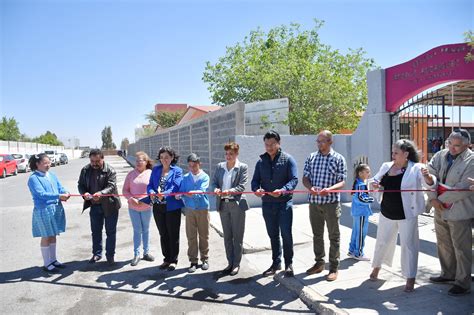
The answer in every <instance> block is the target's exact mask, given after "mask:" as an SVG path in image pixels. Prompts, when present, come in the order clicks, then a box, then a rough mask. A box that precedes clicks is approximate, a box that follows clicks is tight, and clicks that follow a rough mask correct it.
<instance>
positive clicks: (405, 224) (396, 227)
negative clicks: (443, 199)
mask: <svg viewBox="0 0 474 315" xmlns="http://www.w3.org/2000/svg"><path fill="white" fill-rule="evenodd" d="M397 234H400V247H401V252H402V257H401V265H402V275H403V276H404V277H406V278H415V277H416V272H417V269H418V251H419V249H420V241H419V236H418V216H416V217H414V218H410V219H404V220H390V219H387V218H386V217H384V216H383V214H382V213H380V216H379V225H378V228H377V240H376V242H375V252H374V256H373V259H372V267H373V268H380V267H381V266H382V264H385V265H387V266H389V267H391V266H392V262H393V254H394V253H395V246H396V245H397Z"/></svg>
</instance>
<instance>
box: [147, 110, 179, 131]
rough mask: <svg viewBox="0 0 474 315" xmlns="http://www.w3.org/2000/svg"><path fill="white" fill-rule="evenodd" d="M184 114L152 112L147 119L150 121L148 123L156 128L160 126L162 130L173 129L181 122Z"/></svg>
mask: <svg viewBox="0 0 474 315" xmlns="http://www.w3.org/2000/svg"><path fill="white" fill-rule="evenodd" d="M183 115H184V112H183V111H177V112H155V111H152V112H150V113H148V114H146V115H145V118H146V119H147V120H148V122H149V123H150V124H151V125H153V126H155V128H156V126H158V127H160V128H163V129H165V128H169V127H173V126H174V125H176V124H177V123H178V122H179V120H180V119H181V118H182V117H183Z"/></svg>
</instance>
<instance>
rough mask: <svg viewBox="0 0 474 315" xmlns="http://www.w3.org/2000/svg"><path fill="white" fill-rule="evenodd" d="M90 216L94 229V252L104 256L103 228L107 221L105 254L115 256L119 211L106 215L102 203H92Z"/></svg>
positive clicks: (92, 229) (92, 228)
mask: <svg viewBox="0 0 474 315" xmlns="http://www.w3.org/2000/svg"><path fill="white" fill-rule="evenodd" d="M89 216H90V219H91V231H92V254H93V255H98V256H102V228H103V227H104V223H105V234H106V235H107V238H106V240H105V251H106V253H105V255H106V256H107V257H114V255H115V242H116V234H117V221H118V211H117V213H114V214H112V215H109V216H107V217H106V216H105V215H104V210H103V209H102V206H101V205H92V206H91V210H90V212H89Z"/></svg>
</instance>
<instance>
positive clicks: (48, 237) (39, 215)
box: [28, 153, 70, 272]
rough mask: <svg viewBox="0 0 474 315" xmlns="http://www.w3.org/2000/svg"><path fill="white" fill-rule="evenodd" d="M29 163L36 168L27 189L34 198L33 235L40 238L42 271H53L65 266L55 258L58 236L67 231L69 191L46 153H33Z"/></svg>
mask: <svg viewBox="0 0 474 315" xmlns="http://www.w3.org/2000/svg"><path fill="white" fill-rule="evenodd" d="M29 165H30V168H31V170H32V171H34V172H33V173H32V174H31V175H30V178H29V179H28V188H29V189H30V192H31V195H32V197H33V203H34V208H33V222H32V223H33V224H32V225H33V237H41V242H40V246H41V254H42V256H43V263H44V266H43V270H44V271H46V272H54V271H56V270H57V268H64V267H65V266H64V265H63V264H62V263H60V262H59V261H58V260H57V258H56V235H59V233H62V232H64V231H65V230H66V216H65V214H64V208H63V205H62V204H61V202H62V201H67V200H68V199H69V197H70V195H69V193H68V192H67V191H66V190H65V189H64V187H63V186H62V185H61V184H60V183H59V181H58V178H57V177H56V175H54V174H53V173H51V172H49V168H50V167H51V162H50V160H49V158H48V156H47V155H46V154H44V153H41V154H37V155H32V156H31V158H30V160H29Z"/></svg>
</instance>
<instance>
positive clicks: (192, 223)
mask: <svg viewBox="0 0 474 315" xmlns="http://www.w3.org/2000/svg"><path fill="white" fill-rule="evenodd" d="M188 167H189V173H188V174H186V175H184V177H183V180H182V181H181V185H180V188H179V192H183V193H200V192H206V191H207V189H208V188H209V175H207V174H206V173H205V172H204V171H203V170H202V169H201V162H200V159H199V156H198V155H197V154H195V153H191V154H190V155H189V156H188ZM177 198H181V199H182V200H183V202H184V208H183V212H184V214H185V216H186V237H187V238H188V257H189V261H190V262H191V266H190V267H189V269H188V271H189V272H195V271H196V269H197V267H198V248H199V252H200V254H201V261H202V265H201V268H202V269H203V270H207V269H209V262H208V259H209V198H208V196H207V195H206V194H183V195H180V196H177ZM198 237H199V240H198Z"/></svg>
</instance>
